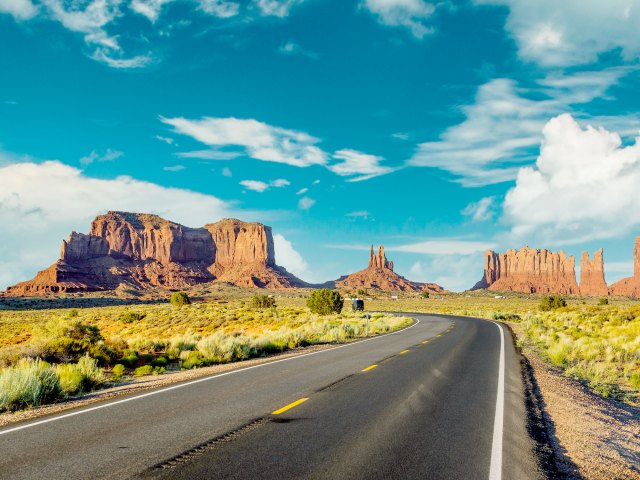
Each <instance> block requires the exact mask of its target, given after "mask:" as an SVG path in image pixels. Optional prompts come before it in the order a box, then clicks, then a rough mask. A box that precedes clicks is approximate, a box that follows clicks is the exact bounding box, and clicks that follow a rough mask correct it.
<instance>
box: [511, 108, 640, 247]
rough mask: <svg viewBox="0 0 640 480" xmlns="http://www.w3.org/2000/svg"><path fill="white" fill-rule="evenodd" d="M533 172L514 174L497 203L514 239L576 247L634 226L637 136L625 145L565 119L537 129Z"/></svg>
mask: <svg viewBox="0 0 640 480" xmlns="http://www.w3.org/2000/svg"><path fill="white" fill-rule="evenodd" d="M542 133H543V141H542V146H541V150H540V156H539V157H538V159H537V161H536V165H535V167H524V168H521V169H520V171H519V172H518V177H517V180H516V186H515V187H513V188H512V189H511V190H509V192H508V193H507V195H506V197H505V201H504V204H503V208H504V220H505V221H506V222H507V223H508V224H510V225H511V226H512V230H511V233H512V235H514V236H515V237H517V238H522V237H524V238H527V239H529V238H532V237H535V238H537V239H541V240H542V241H544V242H546V243H548V244H554V243H555V244H557V243H577V242H582V241H586V240H590V239H596V238H607V237H613V236H617V235H621V234H624V233H627V232H628V231H629V230H630V229H631V228H633V227H636V226H638V225H640V196H638V193H637V192H638V185H640V137H637V138H636V139H635V142H634V143H633V144H631V145H628V146H623V145H622V140H621V138H620V136H619V135H618V134H616V133H612V132H609V131H607V130H605V129H604V128H594V127H591V126H587V127H586V128H584V129H583V128H581V126H580V125H579V124H578V123H577V122H576V121H575V120H574V119H573V117H571V116H570V115H568V114H563V115H560V116H558V117H556V118H553V119H552V120H550V121H549V122H548V123H547V124H546V125H545V127H544V130H543V132H542Z"/></svg>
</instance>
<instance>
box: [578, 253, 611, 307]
mask: <svg viewBox="0 0 640 480" xmlns="http://www.w3.org/2000/svg"><path fill="white" fill-rule="evenodd" d="M608 294H609V288H608V287H607V282H606V281H605V279H604V258H603V250H602V248H601V249H600V250H598V251H597V252H596V253H594V255H593V260H590V259H589V253H588V252H582V258H581V260H580V295H586V296H598V295H605V296H606V295H608Z"/></svg>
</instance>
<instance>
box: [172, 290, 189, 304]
mask: <svg viewBox="0 0 640 480" xmlns="http://www.w3.org/2000/svg"><path fill="white" fill-rule="evenodd" d="M171 305H173V306H174V307H182V306H183V305H191V300H190V299H189V295H187V294H186V293H184V292H175V293H174V294H173V295H171Z"/></svg>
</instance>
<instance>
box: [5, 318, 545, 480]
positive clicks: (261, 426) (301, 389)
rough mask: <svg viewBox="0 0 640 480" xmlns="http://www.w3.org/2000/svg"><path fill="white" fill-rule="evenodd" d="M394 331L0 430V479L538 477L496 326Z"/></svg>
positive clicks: (503, 336) (453, 322)
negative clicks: (0, 452)
mask: <svg viewBox="0 0 640 480" xmlns="http://www.w3.org/2000/svg"><path fill="white" fill-rule="evenodd" d="M411 316H412V317H413V318H415V319H416V323H415V324H414V325H412V326H411V327H409V328H406V329H404V330H402V331H399V332H396V333H394V334H389V335H385V336H381V337H375V338H371V339H367V340H363V341H359V342H355V343H352V344H347V345H341V346H337V347H335V348H332V349H328V350H323V351H319V352H315V353H310V354H304V355H301V356H297V357H291V358H286V359H280V360H274V361H273V362H269V363H265V364H261V365H256V366H252V367H247V368H241V369H238V370H234V371H231V372H226V373H223V374H218V375H215V376H211V377H205V378H201V379H198V380H195V381H190V382H185V383H182V384H176V385H173V386H171V387H164V388H160V389H158V390H152V391H149V392H146V393H143V394H137V395H133V396H130V397H119V398H117V399H115V400H108V401H105V402H103V403H99V404H93V405H91V406H89V407H85V408H80V409H77V410H71V411H66V412H63V413H61V414H58V415H53V416H50V417H44V418H40V419H36V420H31V421H26V422H23V423H18V424H13V425H10V426H7V427H4V428H2V429H0V451H2V456H0V477H1V478H2V479H34V478H53V479H56V478H60V479H66V480H72V479H97V478H118V479H122V478H162V479H208V478H216V479H218V478H238V479H244V478H263V479H271V478H273V479H275V478H280V479H282V478H316V479H320V478H323V479H336V478H340V479H394V478H398V479H399V478H428V479H491V480H497V479H501V478H504V479H523V480H527V479H532V480H533V479H538V478H544V476H543V475H542V474H541V473H540V472H539V469H538V466H537V461H536V458H535V454H534V443H533V441H532V440H531V439H530V438H529V435H528V433H527V425H526V410H525V400H524V389H523V385H522V379H521V373H520V361H519V357H518V355H517V353H516V351H515V349H514V346H513V342H512V339H511V335H510V333H509V331H508V330H507V329H506V328H505V327H503V326H501V325H499V324H497V323H494V322H489V321H486V320H479V319H473V318H464V317H445V316H431V315H422V314H420V315H418V314H411Z"/></svg>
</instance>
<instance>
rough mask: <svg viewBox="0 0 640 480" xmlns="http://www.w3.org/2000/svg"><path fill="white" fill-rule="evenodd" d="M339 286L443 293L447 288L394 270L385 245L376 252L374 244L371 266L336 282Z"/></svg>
mask: <svg viewBox="0 0 640 480" xmlns="http://www.w3.org/2000/svg"><path fill="white" fill-rule="evenodd" d="M335 285H336V287H338V288H352V289H378V290H387V291H410V292H420V291H427V292H431V293H443V292H444V291H445V290H444V289H443V288H442V287H441V286H440V285H437V284H435V283H418V282H412V281H410V280H407V279H406V278H404V277H402V276H400V275H398V274H397V273H395V272H394V271H393V262H391V261H389V260H387V257H386V255H385V253H384V247H383V246H382V245H380V246H379V247H378V252H377V253H375V251H374V249H373V245H371V251H370V253H369V266H368V267H367V268H365V269H364V270H361V271H359V272H356V273H352V274H351V275H346V276H343V277H341V278H339V279H338V280H336V282H335Z"/></svg>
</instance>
